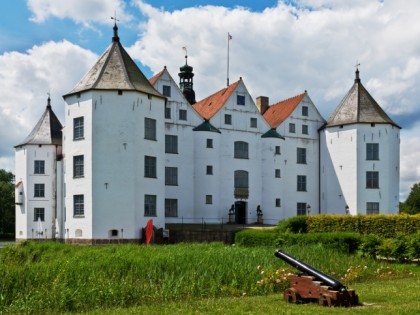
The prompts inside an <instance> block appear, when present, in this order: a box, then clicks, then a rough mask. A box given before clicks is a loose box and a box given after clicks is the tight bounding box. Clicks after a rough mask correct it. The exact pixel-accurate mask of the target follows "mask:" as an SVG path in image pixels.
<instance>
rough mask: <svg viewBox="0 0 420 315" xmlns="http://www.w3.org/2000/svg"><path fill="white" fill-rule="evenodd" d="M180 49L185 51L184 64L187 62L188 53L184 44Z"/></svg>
mask: <svg viewBox="0 0 420 315" xmlns="http://www.w3.org/2000/svg"><path fill="white" fill-rule="evenodd" d="M182 50H183V51H185V64H188V62H187V61H188V53H187V47H186V46H184V47H182Z"/></svg>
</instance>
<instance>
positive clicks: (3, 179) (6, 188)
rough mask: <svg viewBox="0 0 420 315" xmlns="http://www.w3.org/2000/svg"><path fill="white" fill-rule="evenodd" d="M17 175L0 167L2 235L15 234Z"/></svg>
mask: <svg viewBox="0 0 420 315" xmlns="http://www.w3.org/2000/svg"><path fill="white" fill-rule="evenodd" d="M14 181H15V176H14V175H13V174H12V173H10V172H7V171H5V170H3V169H0V237H5V236H8V237H12V236H14V234H15V185H14Z"/></svg>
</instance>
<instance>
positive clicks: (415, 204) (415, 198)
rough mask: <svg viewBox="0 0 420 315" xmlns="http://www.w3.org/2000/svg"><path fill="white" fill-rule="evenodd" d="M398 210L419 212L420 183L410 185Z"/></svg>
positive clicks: (410, 212) (412, 212)
mask: <svg viewBox="0 0 420 315" xmlns="http://www.w3.org/2000/svg"><path fill="white" fill-rule="evenodd" d="M400 212H401V213H402V212H404V213H409V214H416V213H420V183H416V184H414V185H413V186H412V187H411V191H410V194H409V195H408V197H407V200H406V201H405V202H404V203H402V204H401V207H400Z"/></svg>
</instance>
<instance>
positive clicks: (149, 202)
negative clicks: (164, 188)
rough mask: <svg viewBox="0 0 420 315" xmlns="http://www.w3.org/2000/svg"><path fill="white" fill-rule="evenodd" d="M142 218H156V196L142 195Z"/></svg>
mask: <svg viewBox="0 0 420 315" xmlns="http://www.w3.org/2000/svg"><path fill="white" fill-rule="evenodd" d="M144 216H145V217H155V216H156V195H144Z"/></svg>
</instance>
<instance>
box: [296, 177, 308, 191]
mask: <svg viewBox="0 0 420 315" xmlns="http://www.w3.org/2000/svg"><path fill="white" fill-rule="evenodd" d="M297 191H306V176H305V175H298V176H297Z"/></svg>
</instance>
